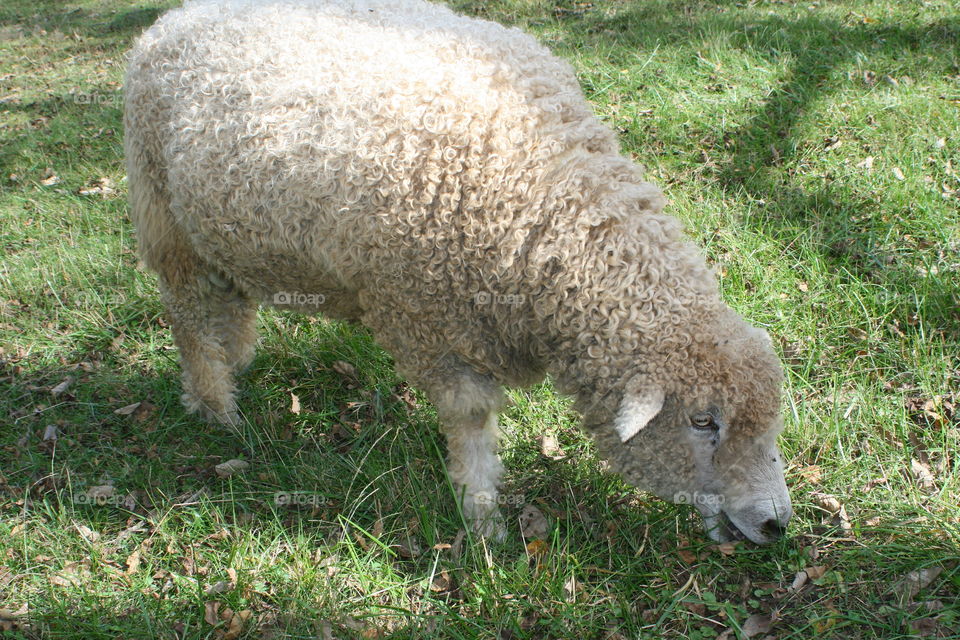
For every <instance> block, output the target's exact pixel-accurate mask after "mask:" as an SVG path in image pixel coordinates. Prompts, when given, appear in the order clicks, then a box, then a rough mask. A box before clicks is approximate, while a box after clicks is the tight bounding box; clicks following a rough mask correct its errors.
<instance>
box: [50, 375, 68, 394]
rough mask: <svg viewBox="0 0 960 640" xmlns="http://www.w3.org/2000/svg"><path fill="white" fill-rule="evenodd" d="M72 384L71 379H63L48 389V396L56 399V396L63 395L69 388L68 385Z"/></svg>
mask: <svg viewBox="0 0 960 640" xmlns="http://www.w3.org/2000/svg"><path fill="white" fill-rule="evenodd" d="M72 384H73V378H64V379H63V381H62V382H61V383H60V384H58V385H57V386H55V387H53V388H52V389H50V395H52V396H53V397H54V398H56V397H57V396H59V395H61V394H63V393H65V392H66V391H67V389H69V388H70V385H72Z"/></svg>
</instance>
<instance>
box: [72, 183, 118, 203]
mask: <svg viewBox="0 0 960 640" xmlns="http://www.w3.org/2000/svg"><path fill="white" fill-rule="evenodd" d="M77 193H79V194H80V195H82V196H92V195H100V196H103V197H104V198H105V197H107V196H108V195H111V194H113V193H116V189H114V188H113V182H112V181H111V180H110V178H96V179H94V180H91V181H90V182H89V183H87V186H85V187H80V188H79V189H77Z"/></svg>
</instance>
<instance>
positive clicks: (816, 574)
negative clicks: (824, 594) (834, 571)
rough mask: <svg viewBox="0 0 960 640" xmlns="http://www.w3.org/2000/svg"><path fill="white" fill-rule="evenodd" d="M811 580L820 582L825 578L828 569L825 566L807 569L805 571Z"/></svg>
mask: <svg viewBox="0 0 960 640" xmlns="http://www.w3.org/2000/svg"><path fill="white" fill-rule="evenodd" d="M803 571H804V573H806V574H807V577H809V578H810V579H811V580H818V579H820V578H822V577H823V576H824V574H825V573H826V572H827V568H826V567H825V566H823V565H820V566H817V567H807V568H806V569H804V570H803Z"/></svg>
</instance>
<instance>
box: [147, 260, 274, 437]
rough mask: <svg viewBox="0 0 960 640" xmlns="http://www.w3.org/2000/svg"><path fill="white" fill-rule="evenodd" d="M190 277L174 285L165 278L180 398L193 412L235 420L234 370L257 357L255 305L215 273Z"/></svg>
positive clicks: (224, 420)
mask: <svg viewBox="0 0 960 640" xmlns="http://www.w3.org/2000/svg"><path fill="white" fill-rule="evenodd" d="M188 282H189V285H187V286H185V285H183V284H180V285H179V286H170V285H169V284H168V283H167V282H165V281H164V279H163V278H162V277H161V281H160V285H161V292H162V294H163V296H162V297H163V302H164V306H165V307H166V309H167V312H168V313H169V315H170V317H171V319H172V321H173V327H172V328H173V337H174V342H176V344H177V347H178V349H179V351H180V363H181V366H182V368H183V395H182V397H181V399H182V401H183V404H184V406H185V407H186V409H187V411H188V412H190V413H194V412H197V413H200V414H201V415H203V416H204V418H206V419H207V420H210V421H213V422H219V423H221V424H236V422H237V418H238V416H237V407H236V403H235V401H234V375H235V374H236V373H239V372H240V371H241V370H242V369H243V368H244V367H246V366H247V365H248V364H249V363H250V361H251V360H252V359H253V350H254V345H255V343H256V316H257V308H256V305H255V304H254V303H253V302H252V301H250V300H248V299H247V298H245V297H244V296H243V295H242V294H240V293H239V292H238V291H236V290H235V289H234V287H233V286H232V284H230V283H228V282H226V281H224V280H223V279H222V278H221V277H219V276H218V275H216V274H214V273H203V272H201V273H200V274H199V275H198V276H197V277H196V278H194V279H193V280H192V281H188Z"/></svg>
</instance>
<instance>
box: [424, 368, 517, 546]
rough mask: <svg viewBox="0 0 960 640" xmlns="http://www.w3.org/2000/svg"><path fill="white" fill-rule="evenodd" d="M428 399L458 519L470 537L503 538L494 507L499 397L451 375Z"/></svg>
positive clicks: (473, 378)
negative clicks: (442, 440) (458, 505)
mask: <svg viewBox="0 0 960 640" xmlns="http://www.w3.org/2000/svg"><path fill="white" fill-rule="evenodd" d="M447 380H449V382H448V384H447V385H446V386H445V388H443V389H442V390H437V389H434V390H433V393H430V395H431V397H432V398H433V401H434V404H435V405H436V407H437V413H438V414H439V416H440V422H441V428H442V429H443V432H444V434H445V435H446V437H447V450H448V461H447V473H448V474H449V476H450V480H451V482H452V483H453V485H454V488H455V489H456V491H457V492H458V495H459V497H460V498H461V499H462V505H463V515H464V517H465V518H466V519H467V521H468V522H469V523H470V524H471V526H472V528H473V530H474V531H476V532H477V533H479V534H480V535H483V536H487V537H490V538H493V539H496V540H502V539H503V538H504V537H505V536H506V528H505V527H504V523H503V516H502V515H501V514H500V510H499V509H498V507H497V503H498V501H497V484H498V482H499V480H500V474H501V473H502V471H503V466H502V465H501V464H500V458H499V457H498V456H497V412H498V411H499V409H500V407H501V406H502V405H503V392H502V391H501V390H500V387H499V386H497V384H496V383H495V382H493V381H492V380H490V379H489V378H486V377H483V376H479V375H477V374H474V373H473V372H468V373H460V374H459V375H453V376H451V377H450V378H447Z"/></svg>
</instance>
